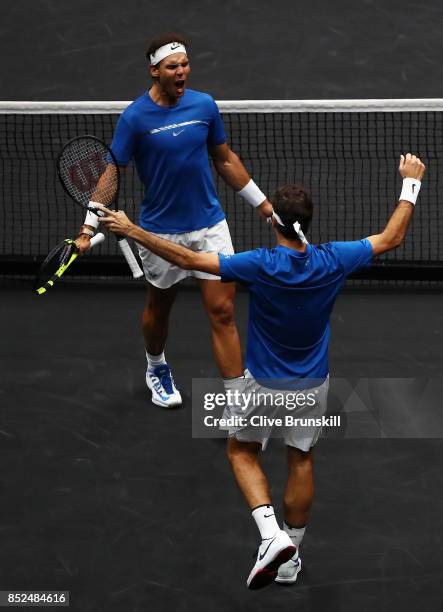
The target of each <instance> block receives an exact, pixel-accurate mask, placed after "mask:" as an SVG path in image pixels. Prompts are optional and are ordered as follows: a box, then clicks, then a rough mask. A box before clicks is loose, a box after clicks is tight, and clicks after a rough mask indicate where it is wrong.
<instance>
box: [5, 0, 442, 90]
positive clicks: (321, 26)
mask: <svg viewBox="0 0 443 612" xmlns="http://www.w3.org/2000/svg"><path fill="white" fill-rule="evenodd" d="M2 4H3V5H2V16H1V17H2V18H1V26H0V32H1V37H0V49H1V52H2V60H3V61H2V62H0V81H1V83H2V88H1V92H0V98H1V99H2V100H132V99H134V98H135V97H137V96H138V95H140V93H141V92H142V91H143V90H144V89H145V87H146V83H147V81H146V72H147V68H146V62H145V59H144V54H145V51H146V48H147V46H148V42H149V41H150V40H151V39H152V38H153V37H154V36H155V35H156V34H157V33H159V32H164V31H165V30H171V29H175V30H178V31H179V32H182V33H184V34H185V35H186V36H187V37H188V38H189V39H190V40H191V43H192V44H191V47H190V58H191V63H192V67H193V76H192V80H191V86H192V87H194V88H195V89H201V90H203V91H207V92H208V93H211V94H212V95H213V96H214V97H215V98H216V99H218V100H232V99H234V100H236V99H241V100H251V99H258V100H263V99H265V100H267V99H318V98H320V99H325V98H326V99H329V98H332V99H336V98H435V97H437V98H438V97H443V78H442V77H443V68H442V62H441V58H442V54H443V38H442V36H441V24H442V20H443V5H442V3H441V2H440V1H439V0H426V1H422V2H416V1H415V0H334V2H330V1H328V0H298V1H297V2H293V1H292V0H274V1H273V2H272V3H270V2H268V1H267V0H254V2H246V0H226V1H225V2H219V1H218V0H187V2H185V3H184V2H182V0H169V1H168V2H165V3H159V2H156V3H154V2H152V1H149V0H148V1H146V0H125V2H116V0H94V2H90V1H89V0H76V1H75V2H74V1H73V0H62V1H60V0H32V1H31V0H15V1H14V2H7V3H5V2H4V3H2Z"/></svg>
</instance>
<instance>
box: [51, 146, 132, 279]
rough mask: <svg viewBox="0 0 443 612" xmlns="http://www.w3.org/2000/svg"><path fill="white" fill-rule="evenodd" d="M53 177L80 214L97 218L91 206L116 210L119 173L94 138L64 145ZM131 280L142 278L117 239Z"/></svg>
mask: <svg viewBox="0 0 443 612" xmlns="http://www.w3.org/2000/svg"><path fill="white" fill-rule="evenodd" d="M57 173H58V176H59V179H60V182H61V184H62V185H63V188H64V190H65V191H66V193H67V194H68V195H69V196H70V198H71V199H72V200H74V202H75V203H76V204H78V205H79V206H81V207H82V208H83V209H84V210H89V211H91V212H93V213H95V214H96V215H98V216H102V215H103V213H102V212H99V211H97V209H95V208H94V202H98V203H100V204H103V206H111V205H114V208H115V210H118V208H117V200H118V192H119V187H120V170H119V167H118V163H117V160H116V159H115V157H114V154H113V153H112V151H111V149H110V148H109V147H108V146H107V145H105V143H104V142H102V141H101V140H99V139H98V138H96V137H95V136H79V137H77V138H73V139H72V140H70V141H69V142H67V143H66V144H65V146H64V147H63V149H62V150H61V152H60V155H59V156H58V158H57ZM117 240H118V245H119V247H120V250H121V252H122V253H123V255H124V257H125V259H126V261H127V263H128V266H129V268H130V269H131V272H132V276H133V277H134V278H140V277H141V276H143V271H142V269H141V268H140V266H139V265H138V262H137V260H136V258H135V255H134V253H133V252H132V249H131V247H130V246H129V243H128V241H127V240H126V238H124V237H123V236H117Z"/></svg>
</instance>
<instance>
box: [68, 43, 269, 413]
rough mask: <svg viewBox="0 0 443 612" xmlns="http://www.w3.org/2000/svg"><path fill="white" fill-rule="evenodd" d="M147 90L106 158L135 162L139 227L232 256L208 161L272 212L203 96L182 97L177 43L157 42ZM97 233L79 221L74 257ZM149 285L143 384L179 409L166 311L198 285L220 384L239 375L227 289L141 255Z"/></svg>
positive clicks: (185, 73)
mask: <svg viewBox="0 0 443 612" xmlns="http://www.w3.org/2000/svg"><path fill="white" fill-rule="evenodd" d="M146 56H147V59H148V61H149V65H150V67H149V70H150V74H151V77H152V81H153V84H152V86H151V88H150V89H149V91H146V92H145V93H144V94H143V95H142V96H140V97H139V98H138V99H137V100H135V102H133V103H132V104H131V105H130V106H129V107H128V108H127V109H126V110H125V111H124V112H123V114H122V115H121V117H120V119H119V121H118V124H117V127H116V130H115V134H114V139H113V142H112V150H113V152H114V154H115V156H116V158H117V160H118V162H119V164H121V166H126V165H127V164H128V163H129V162H130V160H131V159H134V161H135V164H136V167H137V171H138V174H139V176H140V179H141V181H142V182H143V184H144V186H145V196H144V199H143V202H142V204H141V211H140V224H141V226H142V227H143V228H144V229H146V230H149V231H151V232H154V233H155V234H157V235H159V236H162V237H164V238H168V239H169V240H172V241H174V242H176V243H178V244H181V245H184V246H188V247H191V248H193V249H196V250H201V251H203V252H215V253H218V252H221V253H225V254H226V255H228V254H232V253H233V247H232V241H231V237H230V234H229V229H228V226H227V223H226V220H225V215H224V212H223V210H222V208H221V206H220V202H219V200H218V197H217V193H216V190H215V185H214V180H213V176H212V171H211V167H210V163H209V157H208V151H209V155H210V156H211V157H212V160H213V162H214V167H215V170H216V171H217V173H218V174H219V175H220V176H221V177H222V179H223V180H224V181H225V182H226V183H227V184H228V185H230V186H231V187H232V188H233V189H234V190H236V191H237V192H238V194H239V195H240V196H241V197H243V198H244V199H245V201H246V202H247V203H248V204H250V205H252V206H254V207H256V208H257V210H258V211H259V213H260V214H262V215H263V216H265V217H266V216H269V215H270V214H271V212H272V207H271V205H270V203H269V202H268V200H267V199H266V196H265V195H264V194H263V193H262V192H261V191H260V189H259V188H258V187H257V185H256V184H255V183H254V181H252V179H251V177H250V176H249V174H248V172H247V171H246V169H245V167H244V166H243V164H242V162H241V161H240V159H239V158H238V157H237V155H236V154H235V153H233V152H232V151H231V150H230V148H229V147H228V145H227V144H226V140H227V138H226V134H225V131H224V127H223V122H222V120H221V117H220V113H219V110H218V108H217V105H216V103H215V102H214V100H213V99H212V98H211V96H209V95H207V94H205V93H201V92H198V91H193V90H190V89H186V85H187V80H188V77H189V73H190V66H189V59H188V54H187V49H186V42H185V40H184V39H183V38H182V37H181V36H180V35H178V34H174V33H172V34H165V35H162V36H160V37H159V38H158V39H157V40H154V41H153V42H152V43H151V45H150V46H149V49H148V51H147V54H146ZM97 225H98V221H97V217H96V215H94V214H92V213H90V214H88V215H87V218H86V220H85V225H83V226H82V228H81V235H80V237H79V238H78V241H77V243H78V244H79V245H80V248H81V249H82V250H86V248H88V247H89V241H90V238H91V236H92V235H93V234H94V231H95V228H96V227H97ZM139 253H140V257H141V259H142V262H143V267H144V272H145V276H146V279H147V280H148V282H149V283H150V287H149V292H148V294H147V300H146V305H145V309H144V312H143V333H144V338H145V346H146V357H147V362H148V364H147V371H146V383H147V385H148V387H149V388H150V389H151V391H152V401H153V402H154V403H155V404H158V405H160V406H165V407H171V406H176V405H179V404H181V401H182V400H181V396H180V393H179V391H178V390H177V388H176V386H175V383H174V379H173V377H172V374H171V370H170V368H169V366H168V364H167V363H166V359H165V354H164V347H165V343H166V339H167V334H168V321H169V313H170V309H171V307H172V304H173V302H174V299H175V296H176V291H177V283H178V282H179V281H181V280H183V279H184V278H185V277H187V276H193V277H195V278H197V279H198V282H199V285H200V290H201V293H202V296H203V301H204V305H205V309H206V311H207V313H208V316H209V319H210V323H211V329H212V342H213V349H214V354H215V359H216V361H217V364H218V366H219V369H220V371H221V374H222V376H223V378H224V379H225V380H226V385H228V386H229V385H231V384H235V381H236V379H237V378H238V377H240V376H242V372H243V369H242V360H241V352H240V342H239V337H238V332H237V328H236V325H235V320H234V293H235V285H234V283H231V284H222V283H221V282H220V279H219V277H218V276H217V275H213V274H208V273H205V272H201V271H195V270H181V269H179V268H178V267H177V266H174V265H171V264H169V263H168V262H165V261H164V260H162V259H161V258H159V257H157V256H156V255H154V254H152V253H151V252H149V251H147V250H146V249H145V248H143V247H140V248H139Z"/></svg>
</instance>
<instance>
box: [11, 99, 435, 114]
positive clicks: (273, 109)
mask: <svg viewBox="0 0 443 612" xmlns="http://www.w3.org/2000/svg"><path fill="white" fill-rule="evenodd" d="M129 104H131V102H130V101H126V102H125V101H116V102H112V101H108V102H96V101H84V100H83V101H78V102H75V101H72V102H26V101H23V102H7V101H0V114H10V115H13V114H29V115H46V114H63V115H66V114H79V113H80V114H83V113H87V114H92V115H94V114H99V115H103V114H118V113H121V112H122V111H123V110H124V109H125V108H126V107H127V106H128V105H129ZM217 104H218V107H219V109H220V111H221V112H222V113H343V112H346V113H374V112H384V111H385V112H386V111H389V112H393V113H396V112H398V113H399V112H403V113H404V112H417V111H425V112H426V111H429V112H433V111H443V98H417V99H413V98H404V99H373V100H372V99H367V100H219V101H218V102H217Z"/></svg>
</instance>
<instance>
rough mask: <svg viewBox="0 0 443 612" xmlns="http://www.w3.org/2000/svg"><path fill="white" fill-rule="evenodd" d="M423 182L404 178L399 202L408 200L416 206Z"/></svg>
mask: <svg viewBox="0 0 443 612" xmlns="http://www.w3.org/2000/svg"><path fill="white" fill-rule="evenodd" d="M420 187H421V181H418V180H417V179H413V178H404V179H403V187H402V190H401V194H400V197H399V200H406V202H410V203H411V204H413V205H414V206H415V203H416V201H417V197H418V194H419V191H420Z"/></svg>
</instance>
